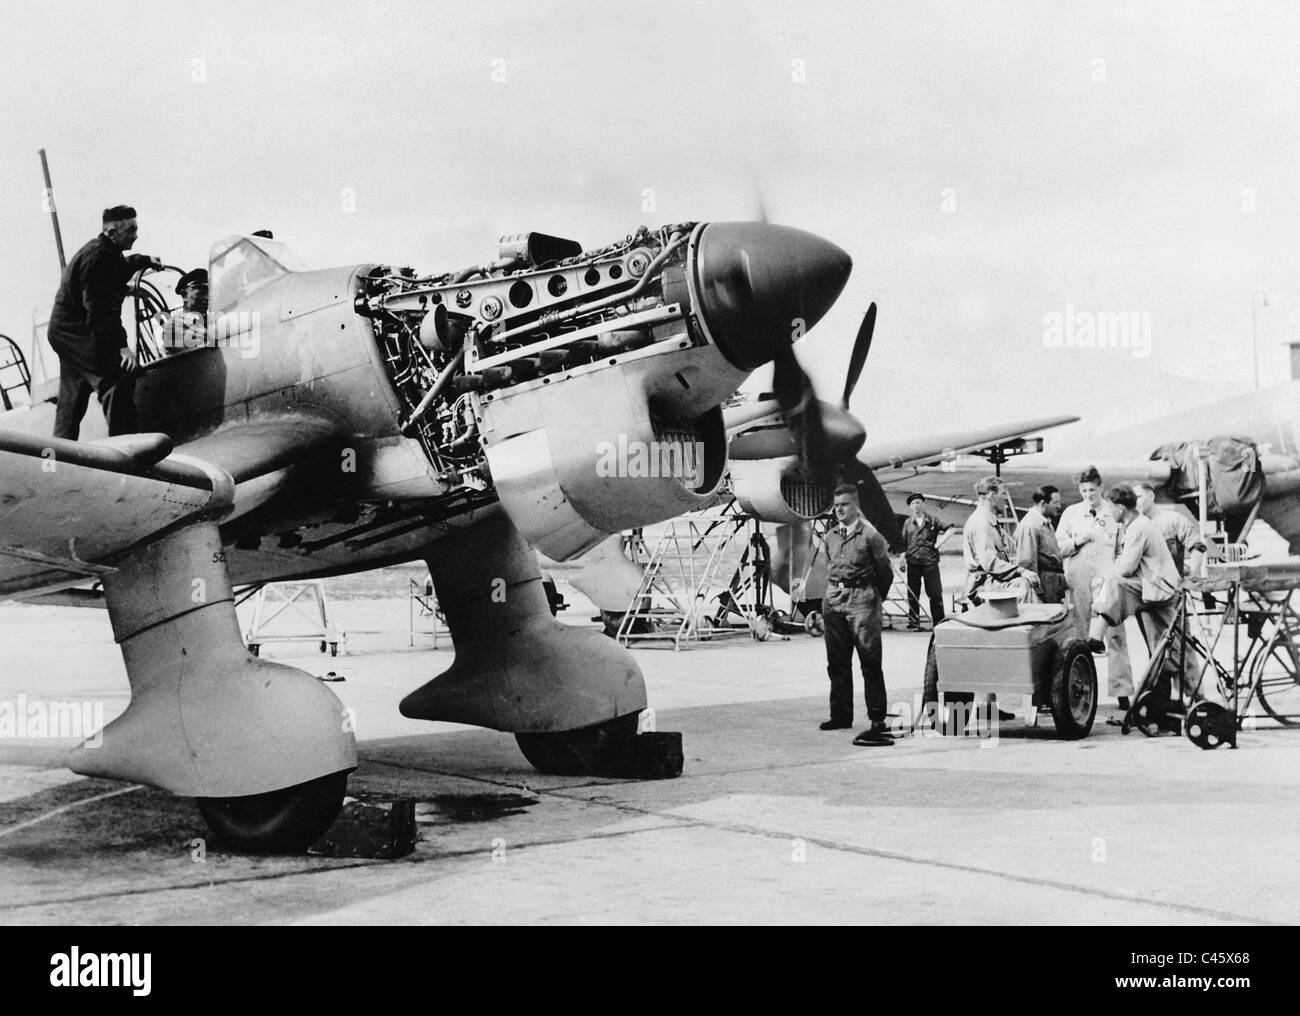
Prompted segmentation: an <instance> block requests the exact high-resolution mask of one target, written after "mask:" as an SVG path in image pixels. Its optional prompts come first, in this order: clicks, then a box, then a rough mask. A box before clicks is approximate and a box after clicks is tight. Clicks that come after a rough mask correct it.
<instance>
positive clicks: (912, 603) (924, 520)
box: [903, 494, 952, 631]
mask: <svg viewBox="0 0 1300 1016" xmlns="http://www.w3.org/2000/svg"><path fill="white" fill-rule="evenodd" d="M907 507H908V509H909V510H910V511H911V513H912V514H911V515H909V516H908V518H907V521H906V522H904V523H903V542H904V544H906V547H907V549H906V550H905V551H904V552H903V558H904V560H905V561H906V562H907V630H908V631H920V630H921V583H922V581H924V582H925V595H926V596H928V597H929V598H930V623H931V624H932V625H938V624H939V622H941V621H942V620H943V616H944V615H943V579H942V578H941V577H940V576H939V548H938V541H939V537H940V536H942V535H943V534H944V533H946V532H947V531H948V530H949V529H951V528H952V523H950V522H949V523H944V522H940V521H939V520H938V519H936V518H935V517H934V516H933V515H931V514H930V513H929V512H927V511H926V510H925V495H924V494H908V495H907Z"/></svg>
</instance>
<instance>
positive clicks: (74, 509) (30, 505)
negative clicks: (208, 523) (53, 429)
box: [0, 431, 234, 598]
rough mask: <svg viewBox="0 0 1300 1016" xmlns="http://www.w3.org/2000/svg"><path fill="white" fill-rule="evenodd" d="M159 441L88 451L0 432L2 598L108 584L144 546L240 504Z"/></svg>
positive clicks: (224, 480) (140, 439)
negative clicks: (119, 564)
mask: <svg viewBox="0 0 1300 1016" xmlns="http://www.w3.org/2000/svg"><path fill="white" fill-rule="evenodd" d="M171 448H172V445H171V441H170V440H169V439H168V438H167V437H165V436H164V435H162V434H140V435H133V436H132V437H130V438H125V439H110V440H109V441H105V442H101V443H94V444H83V443H79V442H76V441H65V440H61V439H58V438H50V437H38V436H35V435H30V434H19V433H14V432H10V431H0V477H2V478H3V479H0V598H5V597H13V596H17V595H20V594H23V593H28V592H35V591H43V590H49V589H57V588H62V587H65V586H71V585H79V584H81V583H83V582H86V581H87V580H89V579H95V578H102V577H103V576H104V575H106V574H108V573H109V572H111V571H112V570H113V562H114V560H116V559H117V558H118V557H119V556H120V555H122V554H123V553H125V552H126V551H128V550H129V549H130V548H131V547H132V546H134V545H135V544H137V543H139V542H140V541H141V540H143V539H146V538H148V537H149V536H151V535H153V534H155V533H158V532H160V531H162V530H164V529H168V528H170V527H172V526H175V525H181V524H184V523H185V522H187V521H188V520H190V519H192V518H195V517H196V516H199V515H201V514H204V513H207V512H217V513H221V512H224V511H225V510H227V509H228V508H229V507H230V505H231V503H232V500H233V495H234V481H233V480H232V479H231V477H230V476H229V475H228V474H227V473H225V472H223V471H222V470H220V469H217V468H214V467H213V466H211V465H210V464H208V463H204V462H201V461H198V460H194V459H191V458H189V457H188V456H172V457H170V458H169V457H167V456H168V454H169V453H170V452H171Z"/></svg>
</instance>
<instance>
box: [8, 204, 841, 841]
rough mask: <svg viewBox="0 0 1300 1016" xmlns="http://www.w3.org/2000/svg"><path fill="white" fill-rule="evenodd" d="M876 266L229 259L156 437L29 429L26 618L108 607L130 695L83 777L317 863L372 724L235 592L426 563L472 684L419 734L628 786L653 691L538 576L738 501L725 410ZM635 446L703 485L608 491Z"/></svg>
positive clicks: (819, 244) (752, 240) (32, 417)
mask: <svg viewBox="0 0 1300 1016" xmlns="http://www.w3.org/2000/svg"><path fill="white" fill-rule="evenodd" d="M850 266H851V262H850V259H849V257H848V255H847V254H845V253H844V251H842V250H840V249H839V248H838V247H836V246H835V245H833V244H831V243H829V242H827V241H825V240H823V239H821V238H819V237H817V236H814V235H812V234H810V233H806V232H802V231H800V230H796V229H791V228H788V227H783V226H775V225H770V224H765V223H736V222H731V223H728V222H717V223H683V224H677V225H669V226H664V227H662V228H660V229H655V230H650V229H646V228H644V227H643V228H640V229H637V230H635V231H633V232H632V233H629V234H628V235H627V236H626V237H624V238H623V239H622V240H620V241H618V242H616V243H613V244H610V245H608V246H605V247H601V248H599V249H595V250H589V251H584V250H583V249H582V247H581V246H580V245H579V244H578V243H576V242H573V241H570V240H564V239H560V238H556V237H550V236H546V235H544V234H539V233H528V234H523V235H520V236H516V237H509V238H506V239H505V240H503V241H502V243H501V245H500V248H499V250H498V252H497V255H496V257H495V258H493V259H491V260H489V261H488V262H486V263H484V264H480V265H473V266H469V267H467V268H464V269H461V270H458V271H454V272H444V273H440V274H434V275H423V276H421V275H417V274H416V273H415V272H414V271H412V270H411V269H409V268H391V267H388V266H382V265H370V264H366V265H354V266H348V267H342V268H333V269H326V270H319V271H313V270H307V269H306V268H305V267H304V266H303V265H302V263H301V262H300V261H299V260H298V259H297V258H296V257H295V256H294V255H293V254H292V253H291V252H290V251H289V250H288V249H287V248H286V247H285V246H284V245H283V244H281V243H277V242H275V241H274V240H272V239H269V238H266V237H261V236H233V237H230V238H227V239H225V240H222V241H220V242H218V243H217V244H216V245H215V246H214V247H213V248H212V252H211V257H210V264H209V272H210V283H211V307H212V312H213V316H212V318H211V319H210V322H209V334H208V341H207V344H206V345H205V346H204V347H202V348H193V349H186V350H184V351H182V352H180V353H177V354H175V355H171V356H167V357H163V358H160V359H158V360H156V361H154V362H152V363H150V364H148V365H147V366H146V367H144V368H143V370H142V372H141V376H140V379H139V384H138V390H137V406H138V410H139V415H140V422H141V428H142V430H143V431H144V433H141V434H139V435H133V436H127V437H119V438H112V439H103V440H85V439H92V438H94V437H95V434H94V432H93V430H92V429H91V426H92V425H91V420H90V419H88V420H87V422H86V424H85V425H84V428H85V429H84V430H83V441H82V442H69V441H61V440H56V439H54V438H52V437H50V436H49V435H50V433H51V428H52V421H53V408H54V407H53V406H52V405H51V404H50V402H48V401H42V400H38V401H37V402H36V403H35V404H33V405H31V406H28V407H24V408H20V409H16V410H14V411H12V412H9V413H5V414H3V415H0V476H3V480H2V481H0V597H16V598H20V597H31V596H35V595H40V594H42V593H49V592H50V591H53V590H59V589H66V588H68V587H74V586H79V585H84V584H87V583H88V582H89V581H90V580H98V581H102V583H103V589H104V599H105V600H106V602H107V607H108V613H109V617H110V620H111V622H112V625H113V631H114V637H115V638H116V640H117V641H118V642H119V644H120V645H121V647H122V653H123V658H124V660H125V662H126V668H127V673H128V677H129V679H130V682H131V689H132V696H131V702H130V705H129V706H128V708H127V710H126V711H125V712H124V713H123V715H122V716H120V717H119V718H118V719H117V720H115V721H114V722H113V723H111V724H109V725H108V727H107V728H106V729H105V730H104V732H103V742H102V746H99V747H94V748H91V747H89V746H87V745H83V746H82V747H81V748H79V749H78V750H77V751H76V752H74V754H73V756H72V759H71V765H72V768H73V769H74V770H75V771H76V772H79V773H84V774H87V775H95V776H103V777H109V778H115V779H124V780H132V781H137V782H143V783H148V784H152V785H155V786H159V787H163V788H165V789H167V790H170V791H172V792H174V793H177V794H182V795H185V796H192V797H195V798H197V799H199V803H200V808H201V809H202V811H203V813H204V815H205V817H206V819H207V820H208V822H209V823H210V824H211V825H212V826H213V827H214V828H215V829H216V830H217V831H218V832H219V833H220V834H221V836H222V837H223V838H224V839H225V840H226V841H227V842H229V843H231V844H233V845H236V846H240V847H244V848H247V849H258V850H265V849H298V848H302V847H305V846H306V845H307V844H309V843H310V842H312V840H314V839H315V838H316V836H317V835H319V833H320V832H322V831H323V830H324V829H325V828H326V827H327V826H328V824H329V822H330V821H331V820H332V819H333V817H334V815H335V814H336V813H337V810H338V807H339V805H340V803H341V801H342V797H343V793H344V788H345V781H346V775H347V773H348V772H349V771H350V770H351V769H353V768H354V767H355V764H356V754H355V742H354V737H353V733H352V729H351V724H350V722H349V720H348V717H347V716H346V715H344V713H343V711H342V708H341V706H340V704H339V702H338V700H337V699H336V698H335V697H334V696H333V695H332V693H331V692H329V690H328V689H326V688H325V687H324V686H323V685H322V684H320V683H319V682H318V681H316V680H315V679H314V678H312V677H311V676H310V675H308V674H305V673H303V672H301V671H297V670H294V669H293V668H289V667H285V666H282V665H279V664H275V663H271V662H268V661H266V660H261V659H258V658H255V657H253V656H252V655H251V654H249V653H248V651H247V650H246V649H245V647H244V645H243V643H242V640H241V638H240V633H239V629H238V625H237V623H236V618H235V612H234V604H233V594H232V587H233V586H235V585H245V584H253V583H261V582H268V581H275V580H279V579H288V578H303V577H318V576H328V575H336V574H340V573H344V572H350V571H358V570H365V569H370V568H376V567H380V566H383V565H388V564H393V563H399V562H404V561H411V560H416V559H423V560H424V561H426V562H427V564H428V566H429V569H430V572H431V574H432V576H433V581H434V585H435V588H436V591H437V595H438V599H439V602H440V604H441V606H442V608H443V610H444V612H445V614H446V618H447V623H448V626H449V628H450V630H451V633H452V637H453V640H454V642H455V645H456V658H455V661H454V663H453V664H452V666H451V667H450V668H449V669H448V670H447V671H445V672H444V673H443V674H441V675H439V676H438V677H436V678H434V679H433V680H431V681H430V682H428V683H427V684H425V685H424V686H422V687H420V688H418V689H416V690H414V691H413V692H411V693H410V694H409V695H408V696H407V697H406V698H405V699H404V700H403V701H402V703H401V711H402V713H403V714H404V715H406V716H410V717H416V718H424V719H430V720H433V719H440V720H451V721H456V722H460V723H470V724H478V725H480V726H485V727H490V728H494V729H497V730H505V731H512V732H514V733H515V734H516V737H517V739H518V742H519V745H520V747H521V749H522V750H523V752H524V754H525V755H526V756H527V757H528V759H529V760H530V761H531V762H532V763H533V764H534V765H536V766H537V767H538V768H541V769H543V770H546V771H554V772H590V773H596V772H603V771H607V770H608V768H609V767H610V766H611V765H613V764H615V763H616V762H617V760H618V759H619V758H620V757H623V756H625V755H626V753H627V752H628V751H629V750H632V749H633V748H634V746H635V743H636V740H637V738H636V731H637V722H638V715H639V714H640V712H641V711H642V709H643V708H644V707H645V705H646V694H645V685H644V682H643V680H642V677H641V673H640V671H639V668H638V667H637V665H636V663H635V662H634V661H633V660H632V658H631V656H630V655H629V654H628V653H627V652H626V651H625V650H624V649H622V648H621V647H619V646H617V645H615V644H614V643H612V642H610V641H609V640H606V639H604V638H601V637H600V636H599V635H597V634H595V633H592V632H588V631H582V630H578V629H574V628H571V627H566V626H564V625H562V624H559V623H558V622H556V621H555V620H554V619H553V618H552V617H551V615H550V612H549V609H548V606H547V601H546V597H545V595H544V593H543V591H542V585H541V580H540V574H539V571H538V565H537V558H536V555H535V554H534V552H533V550H532V549H530V545H531V547H536V548H537V549H538V550H540V551H542V552H543V553H545V554H547V555H548V556H550V557H553V558H557V559H561V560H563V559H566V558H570V557H573V556H575V555H578V554H581V553H582V552H584V551H586V550H587V549H589V548H590V547H592V546H594V545H595V544H596V543H598V542H599V541H601V540H602V539H604V537H605V536H606V534H608V533H611V532H617V531H619V530H623V529H627V528H630V527H634V526H640V525H645V524H649V523H653V522H656V521H660V520H663V519H666V518H669V517H672V516H674V515H678V514H680V513H682V512H683V511H687V510H689V509H691V508H693V507H696V506H698V505H701V504H704V503H707V502H708V501H710V500H711V499H712V498H713V497H714V496H715V493H716V491H717V489H718V487H719V484H720V483H721V480H722V478H723V475H724V474H725V472H726V464H727V449H726V432H725V424H724V421H723V414H722V409H721V404H722V403H723V401H724V400H725V399H727V398H728V397H729V396H730V395H731V393H732V392H734V391H735V390H736V388H737V387H738V385H739V384H740V383H741V382H742V381H744V379H745V378H746V377H747V376H748V374H749V373H750V372H751V371H752V370H753V369H754V368H756V367H758V366H760V365H761V364H763V363H765V362H767V361H769V360H771V359H773V357H775V356H778V355H780V354H781V351H782V350H783V349H786V348H788V346H789V343H790V341H791V335H792V332H791V322H794V321H796V320H798V321H800V322H801V323H802V324H801V326H802V327H804V328H811V327H812V326H813V325H815V324H816V323H817V321H818V320H820V319H821V317H822V316H823V315H824V314H825V313H826V311H827V310H828V309H829V308H830V306H831V305H832V303H833V302H834V301H835V299H836V297H837V296H838V295H839V293H840V291H841V289H842V288H843V286H844V283H845V281H846V279H847V278H848V275H849V271H850ZM93 416H94V413H93V412H92V417H93ZM99 424H100V426H101V427H102V420H101V421H99ZM101 433H102V431H101ZM619 441H625V442H628V443H638V442H639V443H644V444H659V445H668V446H671V447H678V446H685V445H688V444H689V445H691V446H692V447H701V448H702V449H703V456H702V463H701V470H700V472H699V474H698V475H692V476H691V477H689V478H683V477H680V476H673V475H661V476H637V475H608V471H605V470H601V469H600V468H598V459H599V458H600V457H601V449H602V446H605V445H608V444H609V443H611V442H612V443H618V442H619ZM678 767H680V762H678Z"/></svg>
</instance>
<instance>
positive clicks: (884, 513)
mask: <svg viewBox="0 0 1300 1016" xmlns="http://www.w3.org/2000/svg"><path fill="white" fill-rule="evenodd" d="M853 480H854V481H855V482H856V483H857V486H858V504H859V505H860V506H861V508H862V514H863V515H865V516H866V517H867V521H868V522H870V523H871V524H872V525H873V526H875V527H876V528H877V529H878V530H880V535H881V536H883V537H884V538H885V542H886V543H888V544H889V549H890V550H891V551H893V552H894V553H895V554H897V553H901V552H902V550H903V529H902V527H901V526H900V525H899V524H898V516H897V515H895V514H894V509H893V506H892V505H890V503H889V498H888V496H886V494H885V491H884V488H882V487H881V486H880V481H879V480H877V479H876V474H875V473H873V472H872V471H871V470H870V469H867V468H865V467H862V466H859V467H858V469H857V470H856V472H855V474H854V476H853Z"/></svg>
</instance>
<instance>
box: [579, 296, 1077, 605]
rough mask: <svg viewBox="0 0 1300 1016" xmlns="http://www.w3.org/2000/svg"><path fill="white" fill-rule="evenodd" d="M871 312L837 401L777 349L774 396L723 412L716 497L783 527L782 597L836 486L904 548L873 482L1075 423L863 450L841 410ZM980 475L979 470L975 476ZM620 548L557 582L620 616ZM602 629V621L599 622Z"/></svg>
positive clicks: (625, 564) (820, 583) (815, 594)
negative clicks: (850, 490) (845, 488)
mask: <svg viewBox="0 0 1300 1016" xmlns="http://www.w3.org/2000/svg"><path fill="white" fill-rule="evenodd" d="M876 313H877V311H876V305H875V304H874V303H873V304H871V305H870V306H869V307H868V308H867V312H866V314H865V315H863V318H862V323H861V325H860V326H859V328H858V331H857V335H856V336H855V338H854V341H853V346H852V349H851V352H850V355H849V361H848V368H847V370H846V372H845V379H844V388H843V392H842V394H841V396H840V399H839V401H838V402H837V403H829V402H824V401H822V400H820V399H818V398H817V397H816V394H815V392H814V391H813V386H812V382H811V380H810V379H809V378H808V376H807V375H806V374H805V373H804V371H803V369H802V368H801V367H800V365H799V362H798V360H797V359H796V357H795V353H794V350H793V348H791V347H783V348H782V349H781V350H780V351H779V352H778V354H777V355H776V357H775V359H774V361H773V376H772V389H773V390H772V391H771V392H764V393H761V394H759V395H757V396H755V397H753V398H752V399H750V400H748V401H744V402H740V403H738V404H733V405H730V406H728V407H727V408H726V409H725V410H724V419H725V422H726V429H727V436H728V439H729V445H728V454H729V458H730V460H731V464H730V476H729V480H730V483H729V484H727V485H725V486H724V488H723V490H722V492H720V495H719V497H720V498H721V497H726V496H729V495H730V496H734V497H735V499H736V501H737V502H738V503H739V505H740V507H741V508H742V509H743V510H744V511H745V512H746V513H747V514H749V515H751V516H752V517H754V518H756V519H758V520H759V521H760V522H768V523H776V524H778V525H780V526H781V527H782V528H781V529H780V530H778V535H777V547H776V549H775V551H774V552H773V557H772V576H773V581H774V582H775V583H776V585H777V586H778V587H779V588H781V589H784V590H785V591H786V592H787V593H788V592H790V589H789V585H790V582H789V581H788V578H789V576H790V575H791V574H795V575H802V574H803V573H804V572H805V571H807V568H806V565H807V561H808V558H809V556H810V551H811V549H812V543H811V525H810V523H811V522H812V520H814V519H816V518H819V517H825V516H826V515H827V514H828V513H829V511H830V505H831V500H832V493H833V491H834V489H835V486H836V485H837V484H839V483H854V484H856V485H857V487H858V492H859V499H860V501H861V505H862V510H863V514H864V515H865V516H866V517H867V518H868V519H869V520H870V521H871V523H872V524H873V525H874V526H875V527H876V528H877V529H878V530H880V532H881V534H882V535H884V537H885V539H886V540H887V542H888V543H889V545H890V549H891V550H893V551H894V552H896V553H898V552H901V551H902V549H903V547H902V527H901V522H900V516H902V515H903V514H905V512H904V508H903V507H902V505H903V502H901V501H897V499H896V498H894V497H893V496H892V495H891V494H890V493H888V491H887V490H886V488H885V487H884V486H882V484H881V482H880V479H879V477H882V476H883V477H886V478H892V477H895V476H897V475H899V473H900V471H904V470H908V469H909V467H919V466H921V465H923V464H926V463H930V462H933V461H935V460H937V459H940V458H944V459H952V458H954V457H955V456H956V455H957V454H958V453H960V452H965V451H971V450H973V449H977V448H986V447H991V446H1009V445H1012V444H1014V443H1015V442H1023V441H1024V440H1025V439H1026V438H1027V437H1028V436H1029V435H1032V434H1035V433H1037V432H1038V431H1042V430H1048V429H1050V428H1052V427H1059V426H1063V425H1064V424H1067V423H1073V422H1075V421H1076V420H1078V417H1077V416H1051V417H1043V418H1039V419H1033V420H1021V421H1016V422H1010V423H1004V424H989V425H986V426H980V427H972V428H970V429H967V430H962V431H954V432H944V433H938V434H924V435H917V436H915V437H912V438H910V439H908V440H906V441H895V442H883V443H875V442H873V443H871V444H867V443H866V442H867V430H866V427H865V426H864V424H863V423H862V421H861V420H860V419H859V418H858V417H857V416H856V415H854V414H853V413H852V412H851V411H850V410H849V402H850V400H851V398H852V396H853V393H854V391H855V389H856V388H857V385H858V381H859V379H860V378H861V376H862V371H863V368H864V367H865V366H866V363H867V357H868V356H869V354H870V352H871V344H872V338H873V336H874V333H875V323H876ZM988 470H989V467H988V466H987V464H986V465H985V466H984V472H983V473H981V474H980V475H981V476H983V475H987V474H988ZM905 475H912V474H911V472H910V471H909V472H906V474H905ZM903 496H904V497H905V496H906V495H905V494H904V495H903ZM787 527H788V530H787ZM625 550H626V547H625V541H624V540H623V539H621V538H619V537H615V538H612V539H610V540H607V541H606V542H605V543H602V544H601V545H600V546H598V547H597V548H595V549H594V550H593V551H592V552H591V553H590V554H588V555H586V556H585V557H584V558H583V559H582V560H581V562H579V567H578V568H576V569H572V570H569V571H567V572H566V578H567V579H568V580H569V581H570V582H571V583H573V585H574V586H575V587H576V588H578V589H580V590H581V591H582V592H583V593H584V594H585V595H586V596H587V597H588V598H589V599H591V601H592V602H593V603H594V604H596V606H597V607H599V608H600V609H601V610H602V612H604V613H606V614H607V615H608V614H619V613H621V612H623V611H625V610H627V608H628V605H629V603H630V602H631V600H632V598H633V597H634V596H636V594H637V591H638V587H639V586H640V583H641V574H642V570H643V565H642V564H634V563H633V562H631V561H629V560H628V558H627V556H626V553H625ZM824 586H825V566H824V562H823V564H822V566H821V567H820V568H816V567H814V568H813V569H812V571H811V572H809V574H808V576H807V581H806V584H805V591H804V599H811V600H817V599H820V598H821V596H822V592H823V591H824ZM611 623H612V619H611V618H609V617H608V616H607V617H606V624H607V625H610V624H611Z"/></svg>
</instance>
